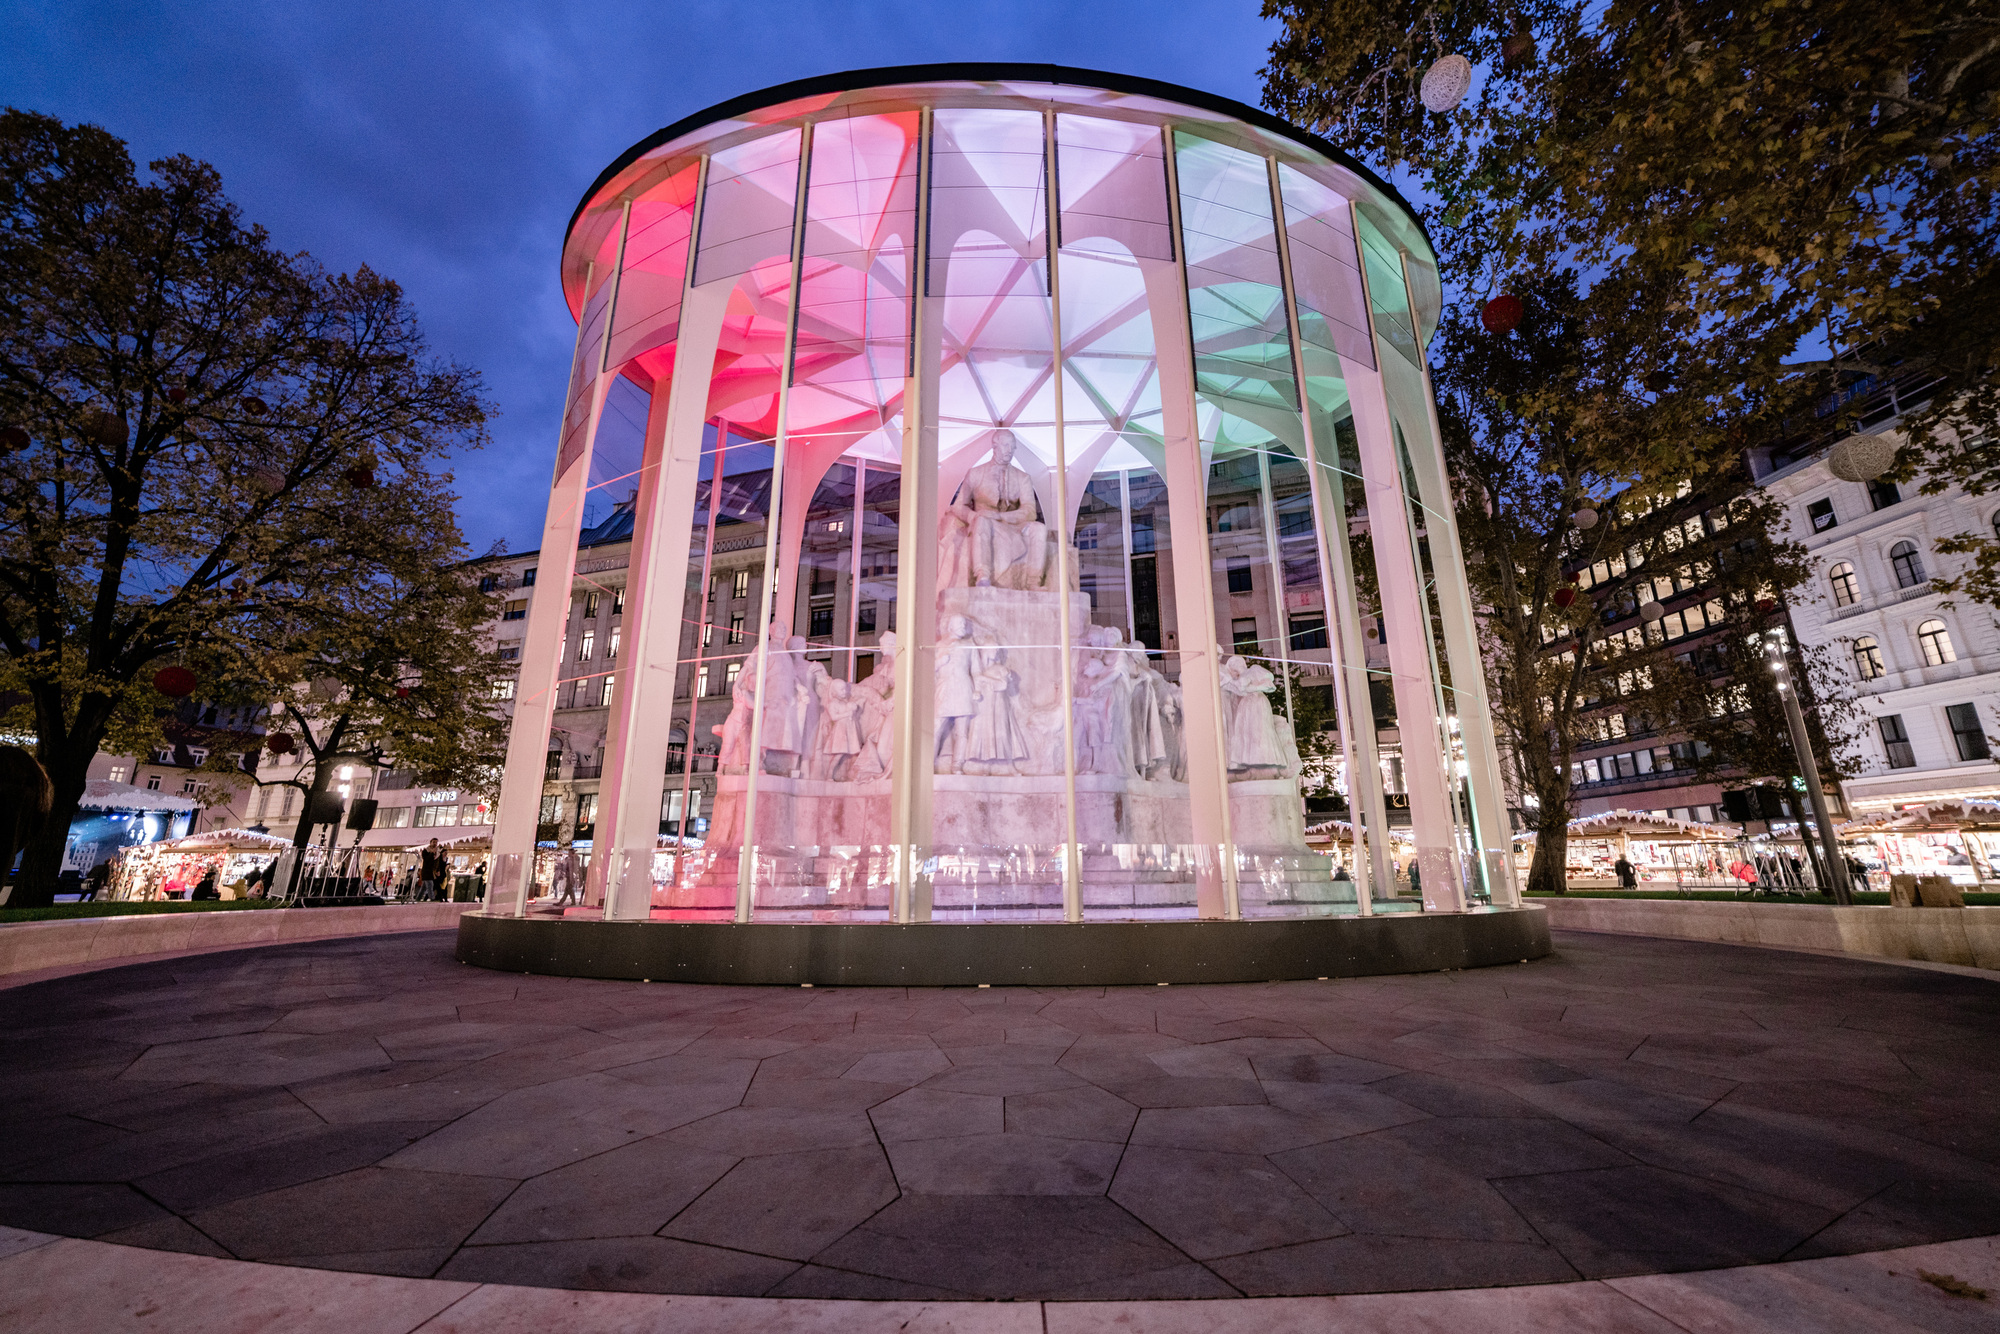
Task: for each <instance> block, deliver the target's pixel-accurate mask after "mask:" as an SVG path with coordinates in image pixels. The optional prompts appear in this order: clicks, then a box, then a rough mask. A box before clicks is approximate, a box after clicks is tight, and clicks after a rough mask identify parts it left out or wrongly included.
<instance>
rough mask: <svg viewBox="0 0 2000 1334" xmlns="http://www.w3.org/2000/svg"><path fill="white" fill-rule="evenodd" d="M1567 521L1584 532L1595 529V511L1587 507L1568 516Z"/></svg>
mask: <svg viewBox="0 0 2000 1334" xmlns="http://www.w3.org/2000/svg"><path fill="white" fill-rule="evenodd" d="M1569 521H1570V522H1571V523H1573V524H1575V525H1576V526H1577V527H1578V528H1579V529H1581V530H1582V531H1584V532H1586V533H1587V532H1589V531H1590V530H1591V529H1593V528H1595V527H1597V511H1596V510H1594V509H1592V508H1590V507H1589V506H1588V505H1586V506H1584V507H1583V508H1582V509H1580V510H1578V511H1577V512H1576V513H1574V514H1572V515H1570V516H1569Z"/></svg>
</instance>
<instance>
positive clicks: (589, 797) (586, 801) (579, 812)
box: [576, 792, 597, 833]
mask: <svg viewBox="0 0 2000 1334" xmlns="http://www.w3.org/2000/svg"><path fill="white" fill-rule="evenodd" d="M596 823H597V794H596V793H595V792H580V793H578V794H577V798H576V828H577V832H578V833H582V832H583V831H584V829H585V828H586V827H587V826H590V825H594V824H596Z"/></svg>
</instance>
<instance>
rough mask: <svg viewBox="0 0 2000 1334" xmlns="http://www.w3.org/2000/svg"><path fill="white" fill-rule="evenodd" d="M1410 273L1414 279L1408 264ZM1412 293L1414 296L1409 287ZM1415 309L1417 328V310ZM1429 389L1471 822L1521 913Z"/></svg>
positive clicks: (1431, 458)
mask: <svg viewBox="0 0 2000 1334" xmlns="http://www.w3.org/2000/svg"><path fill="white" fill-rule="evenodd" d="M1404 267H1405V270H1406V271H1407V268H1408V262H1407V260H1406V261H1405V265H1404ZM1404 285H1405V287H1406V288H1407V286H1408V283H1407V281H1406V282H1405V284H1404ZM1410 309H1411V312H1412V314H1411V319H1412V321H1414V320H1415V318H1416V317H1415V310H1416V306H1415V303H1414V302H1413V303H1411V307H1410ZM1414 327H1415V326H1414V323H1413V324H1412V328H1414ZM1421 385H1422V392H1423V399H1424V418H1423V419H1424V421H1425V422H1426V423H1427V425H1428V428H1429V433H1430V446H1429V447H1428V448H1415V447H1413V448H1411V450H1410V468H1411V471H1412V472H1414V473H1415V474H1416V478H1417V488H1418V490H1419V491H1421V492H1422V493H1423V498H1424V506H1425V508H1426V509H1427V510H1429V511H1430V513H1431V514H1432V515H1435V516H1441V517H1438V518H1436V519H1434V520H1433V521H1431V522H1428V523H1426V524H1425V528H1426V530H1427V532H1428V534H1429V536H1430V542H1431V573H1432V577H1433V578H1434V579H1435V580H1436V585H1435V586H1436V589H1437V600H1438V615H1439V619H1440V620H1441V621H1442V622H1443V628H1444V649H1445V660H1446V661H1447V662H1449V663H1450V664H1451V679H1452V693H1453V695H1454V697H1455V698H1454V699H1453V701H1452V702H1453V704H1454V706H1455V707H1456V711H1457V712H1456V716H1457V718H1458V727H1459V744H1461V745H1462V746H1464V747H1465V761H1466V770H1467V777H1468V779H1469V780H1470V786H1471V788H1472V802H1471V805H1472V810H1471V815H1472V820H1473V828H1474V830H1475V831H1476V832H1477V836H1478V839H1479V861H1480V869H1481V871H1482V873H1483V875H1484V878H1485V881H1486V890H1487V893H1488V894H1489V895H1491V896H1492V900H1493V905H1494V906H1495V907H1511V908H1518V907H1519V906H1520V904H1521V894H1520V886H1519V884H1518V883H1517V882H1516V880H1515V877H1514V855H1513V852H1514V830H1513V824H1512V822H1511V821H1510V820H1509V819H1508V817H1507V799H1506V795H1505V793H1506V789H1505V788H1504V787H1503V786H1502V784H1501V779H1500V755H1499V748H1498V746H1497V745H1496V744H1495V741H1494V736H1493V713H1492V709H1491V707H1490V706H1489V705H1488V703H1487V696H1486V662H1485V657H1484V655H1483V654H1481V653H1480V651H1479V623H1478V620H1477V619H1476V617H1475V615H1474V612H1473V608H1472V590H1471V588H1470V586H1469V585H1468V583H1467V580H1466V574H1465V552H1464V549H1463V548H1462V547H1461V546H1460V545H1459V541H1458V523H1457V519H1456V510H1455V509H1454V508H1453V504H1452V496H1451V483H1450V481H1449V480H1448V479H1447V476H1446V473H1445V465H1444V448H1443V446H1444V437H1443V436H1442V435H1441V434H1439V431H1438V420H1437V400H1436V399H1435V398H1434V397H1433V396H1432V387H1431V377H1430V370H1429V368H1428V367H1426V368H1425V370H1424V372H1423V377H1422V381H1421ZM1405 440H1406V442H1407V435H1406V436H1405Z"/></svg>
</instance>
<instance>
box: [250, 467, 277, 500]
mask: <svg viewBox="0 0 2000 1334" xmlns="http://www.w3.org/2000/svg"><path fill="white" fill-rule="evenodd" d="M250 489H251V490H252V491H255V492H258V493H259V494H260V495H266V496H274V495H276V494H278V492H280V491H282V490H284V489H285V474H283V473H281V472H279V471H278V470H277V469H276V468H273V467H271V466H270V465H269V464H265V465H263V466H261V467H256V468H252V469H251V470H250Z"/></svg>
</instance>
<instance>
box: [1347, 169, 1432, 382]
mask: <svg viewBox="0 0 2000 1334" xmlns="http://www.w3.org/2000/svg"><path fill="white" fill-rule="evenodd" d="M1371 211H1372V210H1371V209H1369V208H1368V206H1366V205H1362V206H1361V254H1362V258H1363V260H1364V262H1366V264H1367V265H1368V297H1369V300H1370V302H1371V303H1372V305H1373V307H1374V311H1375V332H1376V333H1377V334H1378V335H1380V336H1381V338H1382V340H1383V341H1384V342H1386V343H1387V344H1389V346H1390V347H1393V348H1395V349H1396V351H1397V352H1399V353H1401V354H1402V356H1403V359H1404V360H1405V361H1407V362H1409V363H1410V365H1412V366H1421V365H1423V356H1422V353H1421V352H1420V351H1419V349H1418V347H1417V336H1416V331H1415V329H1414V328H1413V327H1412V325H1411V323H1410V297H1409V290H1408V289H1407V288H1406V287H1405V286H1404V285H1403V256H1402V251H1401V250H1400V249H1398V248H1397V247H1396V245H1395V244H1394V243H1393V242H1391V241H1390V240H1389V239H1388V237H1387V236H1386V235H1384V233H1383V229H1382V227H1381V226H1380V224H1378V223H1377V222H1376V221H1375V219H1374V218H1372V217H1370V216H1369V214H1370V213H1371Z"/></svg>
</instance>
